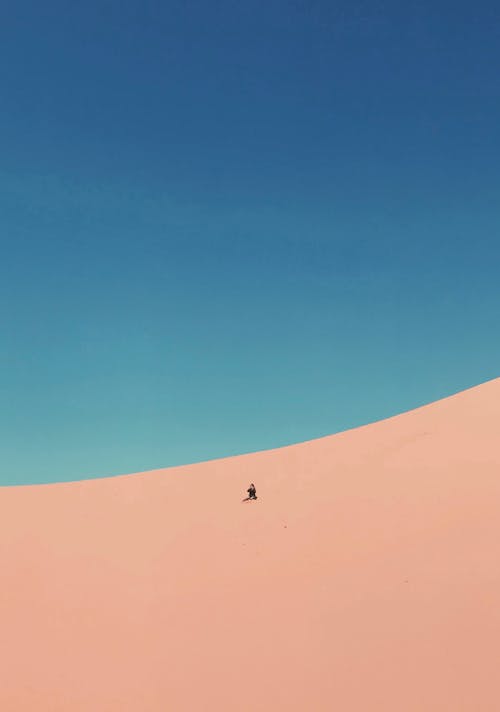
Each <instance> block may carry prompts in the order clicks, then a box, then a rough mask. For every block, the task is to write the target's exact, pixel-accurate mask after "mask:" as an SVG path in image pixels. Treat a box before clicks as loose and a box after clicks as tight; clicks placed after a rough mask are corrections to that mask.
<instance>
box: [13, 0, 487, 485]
mask: <svg viewBox="0 0 500 712" xmlns="http://www.w3.org/2000/svg"><path fill="white" fill-rule="evenodd" d="M499 70H500V9H499V6H498V3H497V2H493V1H492V2H484V1H482V0H479V1H478V2H476V3H474V4H471V3H464V2H460V0H459V1H458V2H457V1H455V2H443V1H440V0H433V1H432V2H431V1H430V0H422V1H419V2H414V1H410V2H400V0H397V1H396V0H394V1H388V2H377V1H375V2H353V1H352V0H349V1H348V2H347V1H345V2H344V1H341V2H332V0H328V1H323V0H321V1H317V0H307V1H306V0H290V1H289V2H284V1H281V0H279V1H276V0H266V1H260V0H259V1H257V0H246V2H234V1H233V2H228V1H227V0H221V1H218V0H214V1H213V2H207V1H205V2H202V1H200V0H184V1H183V2H178V1H177V0H171V1H169V2H165V0H161V1H160V0H141V1H140V2H139V1H138V0H134V1H132V0H121V1H117V0H116V1H115V0H99V1H97V0H88V2H86V3H68V2H66V1H64V2H62V1H61V2H57V1H51V0H47V2H44V3H40V2H39V0H36V2H35V1H34V0H33V1H31V0H19V1H18V2H16V3H4V4H3V6H2V7H1V8H0V102H1V104H0V406H1V407H0V484H23V483H38V482H50V481H60V480H61V481H62V480H77V479H82V478H89V477H102V476H108V475H115V474H121V473H128V472H135V471H141V470H147V469H153V468H159V467H166V466H170V465H178V464H185V463H190V462H196V461H200V460H207V459H212V458H216V457H223V456H228V455H232V454H239V453H244V452H250V451H255V450H261V449H267V448H271V447H279V446H282V445H286V444H290V443H294V442H299V441H303V440H308V439H312V438H315V437H320V436H323V435H327V434H330V433H334V432H338V431H340V430H345V429H347V428H351V427H355V426H358V425H362V424H364V423H367V422H371V421H374V420H378V419H380V418H384V417H388V416H391V415H393V414H396V413H399V412H402V411H405V410H408V409H411V408H414V407H416V406H419V405H422V404H424V403H427V402H430V401H433V400H436V399H438V398H441V397H444V396H447V395H450V394H451V393H454V392H457V391H460V390H462V389H464V388H467V387H470V386H473V385H476V384H478V383H481V382H483V381H486V380H488V379H490V378H495V377H497V376H499V375H500V373H499V363H500V330H499V327H498V324H499V307H500V286H499V283H500V281H499V277H498V274H499V265H500V232H499V228H500V200H499V189H500V131H499V127H500V71H499Z"/></svg>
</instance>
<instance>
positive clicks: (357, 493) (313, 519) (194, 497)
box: [0, 379, 500, 712]
mask: <svg viewBox="0 0 500 712" xmlns="http://www.w3.org/2000/svg"><path fill="white" fill-rule="evenodd" d="M499 431H500V379H497V380H495V381H491V382H489V383H487V384H484V385H482V386H479V387H478V388H474V389H471V390H468V391H465V392H463V393H460V394H458V395H456V396H453V397H451V398H447V399H445V400H443V401H439V402H437V403H434V404H431V405H429V406H426V407H424V408H420V409H418V410H415V411H412V412H410V413H406V414H404V415H401V416H398V417H395V418H391V419H389V420H385V421H382V422H380V423H376V424H373V425H369V426H366V427H363V428H358V429H356V430H352V431H349V432H346V433H341V434H339V435H336V436H332V437H328V438H323V439H321V440H316V441H312V442H307V443H303V444H300V445H295V446H292V447H288V448H284V449H279V450H273V451H269V452H262V453H257V454H252V455H245V456H242V457H235V458H229V459H225V460H219V461H213V462H208V463H203V464H198V465H191V466H187V467H179V468H171V469H168V470H158V471H154V472H147V473H142V474H138V475H131V476H124V477H116V478H110V479H104V480H90V481H84V482H75V483H71V484H55V485H45V486H29V487H18V488H3V489H0V530H1V553H0V571H1V576H2V584H1V590H0V624H1V628H0V630H1V638H2V642H1V648H0V650H1V652H0V671H1V673H0V674H1V685H0V709H1V710H2V711H5V712H131V711H133V712H160V711H161V712H170V711H172V712H185V711H189V712H202V711H212V710H213V711H216V710H217V711H223V712H226V711H227V712H247V711H248V712H257V711H259V712H268V711H269V712H271V711H272V712H276V711H281V710H282V711H286V712H295V711H300V712H306V711H307V712H323V711H325V712H333V711H338V712H373V711H377V712H378V711H380V712H434V711H436V712H448V711H449V712H461V711H467V712H489V711H491V712H498V710H500V684H499V683H498V681H497V677H498V671H499V665H500V516H499V512H500V469H499V468H500V432H499ZM251 481H253V482H255V483H256V485H257V494H258V495H259V499H258V501H257V502H249V503H245V504H242V503H241V499H242V497H243V496H244V495H245V490H246V487H247V486H248V484H249V483H250V482H251Z"/></svg>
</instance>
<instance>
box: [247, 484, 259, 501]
mask: <svg viewBox="0 0 500 712" xmlns="http://www.w3.org/2000/svg"><path fill="white" fill-rule="evenodd" d="M247 492H248V499H257V490H256V489H255V485H254V483H253V482H252V483H251V485H250V487H249V488H248V489H247Z"/></svg>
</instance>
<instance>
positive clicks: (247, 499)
mask: <svg viewBox="0 0 500 712" xmlns="http://www.w3.org/2000/svg"><path fill="white" fill-rule="evenodd" d="M251 499H257V495H255V497H245V499H242V500H241V501H242V502H249V501H250V500H251Z"/></svg>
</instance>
